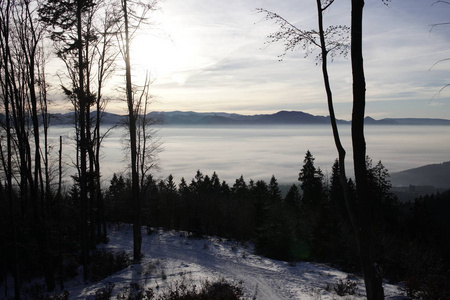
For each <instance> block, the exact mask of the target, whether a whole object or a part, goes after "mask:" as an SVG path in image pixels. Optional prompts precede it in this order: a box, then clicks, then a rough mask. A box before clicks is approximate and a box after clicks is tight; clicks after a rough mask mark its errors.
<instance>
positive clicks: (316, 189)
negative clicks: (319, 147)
mask: <svg viewBox="0 0 450 300" xmlns="http://www.w3.org/2000/svg"><path fill="white" fill-rule="evenodd" d="M314 160H315V158H314V157H313V155H312V154H311V152H310V151H309V150H308V151H306V155H305V159H304V160H303V163H304V165H303V167H302V169H301V171H300V174H299V177H298V180H299V181H300V182H301V185H300V187H301V188H302V191H303V196H302V203H303V205H305V206H306V207H309V206H318V205H320V204H321V202H322V201H323V198H324V186H323V173H322V171H321V170H320V168H317V169H316V167H315V166H314Z"/></svg>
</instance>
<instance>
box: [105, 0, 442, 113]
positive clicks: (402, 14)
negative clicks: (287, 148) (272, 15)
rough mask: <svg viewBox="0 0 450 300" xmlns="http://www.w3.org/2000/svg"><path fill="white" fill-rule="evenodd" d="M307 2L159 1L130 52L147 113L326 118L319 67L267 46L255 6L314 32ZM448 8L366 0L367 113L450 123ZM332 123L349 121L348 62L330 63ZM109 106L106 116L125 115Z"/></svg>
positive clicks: (425, 2)
mask: <svg viewBox="0 0 450 300" xmlns="http://www.w3.org/2000/svg"><path fill="white" fill-rule="evenodd" d="M315 5H316V4H315V1H314V0H282V1H280V0H227V1H217V0H214V1H213V0H163V1H160V2H159V7H160V9H159V10H157V11H155V12H153V13H152V14H151V15H150V16H149V17H150V20H151V22H152V24H151V25H150V26H148V27H146V28H143V29H142V30H143V32H142V33H141V34H140V35H139V36H137V37H136V38H135V40H134V42H133V45H132V49H133V50H132V51H133V52H132V56H133V58H134V63H133V66H134V70H133V74H134V80H135V82H139V80H142V78H143V77H144V73H145V72H146V71H147V70H148V71H149V72H150V73H151V78H152V81H153V83H152V87H151V93H152V95H153V97H154V98H153V99H154V101H153V104H152V108H151V110H154V111H174V110H180V111H197V112H230V113H241V114H264V113H275V112H277V111H280V110H298V111H304V112H307V113H311V114H314V115H328V110H327V105H326V98H325V91H324V87H323V81H322V73H321V68H320V64H319V65H318V64H316V61H315V59H314V57H315V55H314V54H313V55H311V56H309V57H307V58H305V57H304V56H305V53H304V51H303V50H301V49H298V50H297V51H294V52H288V53H287V55H286V56H285V57H284V59H283V60H282V61H279V55H280V54H283V52H284V47H283V45H282V44H281V43H279V44H269V43H268V38H267V35H268V34H270V33H272V32H274V31H276V29H277V25H276V24H274V22H273V21H265V20H264V15H262V14H258V13H256V11H255V9H256V8H264V9H267V10H269V11H272V12H276V13H278V14H279V15H281V16H283V17H284V18H285V19H287V20H288V21H289V22H291V23H292V24H294V25H295V26H297V27H298V28H302V29H316V28H317V14H316V6H315ZM449 16H450V5H447V4H444V3H436V0H392V1H391V2H390V4H389V5H388V6H386V5H384V4H383V2H382V1H381V0H369V1H366V5H365V10H364V24H363V26H364V32H363V51H364V64H365V75H366V83H367V106H366V114H367V115H370V116H371V117H373V118H375V119H381V118H404V117H423V118H444V119H450V87H449V88H448V89H444V90H443V91H441V92H440V90H441V89H442V88H443V87H444V86H445V85H446V84H448V83H450V79H449V76H448V75H449V71H450V61H443V62H440V63H438V64H436V62H439V61H440V60H445V59H447V58H450V26H437V27H432V24H436V23H441V22H446V21H450V17H449ZM324 18H325V24H326V26H328V25H336V24H346V25H349V24H350V1H348V0H347V1H344V0H336V1H335V3H334V4H333V5H332V6H331V7H330V8H329V9H328V11H327V12H326V13H325V15H324ZM329 72H330V80H331V86H332V90H333V95H334V99H335V109H336V114H337V117H338V118H339V119H346V120H349V119H350V118H351V102H352V94H351V87H352V78H351V65H350V57H347V58H343V57H342V58H336V59H335V60H334V62H333V63H331V64H330V65H329ZM124 107H125V106H124V104H123V103H122V104H120V103H115V102H114V101H112V102H111V103H110V104H109V106H108V108H107V110H108V111H110V112H115V113H125V108H124Z"/></svg>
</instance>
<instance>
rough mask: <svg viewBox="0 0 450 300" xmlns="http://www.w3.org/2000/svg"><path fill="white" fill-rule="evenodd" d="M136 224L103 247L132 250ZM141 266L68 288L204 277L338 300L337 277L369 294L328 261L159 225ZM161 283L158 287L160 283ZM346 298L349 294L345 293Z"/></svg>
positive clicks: (271, 295)
mask: <svg viewBox="0 0 450 300" xmlns="http://www.w3.org/2000/svg"><path fill="white" fill-rule="evenodd" d="M132 236H133V233H132V228H131V226H130V225H122V228H121V229H117V228H110V233H109V237H110V242H109V244H107V245H103V247H104V248H107V249H112V250H114V251H121V250H125V251H128V252H132V247H133V243H132ZM142 252H143V254H144V258H143V260H142V262H141V264H140V265H132V266H131V267H129V268H127V269H125V270H123V271H120V272H117V273H116V274H113V275H112V276H110V277H108V278H106V279H104V280H102V281H101V282H98V283H92V284H88V285H85V284H84V283H82V279H81V278H78V279H77V280H74V281H73V282H72V283H71V285H70V287H68V288H67V289H68V291H69V292H70V296H69V299H86V297H88V296H89V295H92V294H93V293H94V292H95V291H96V290H98V289H99V288H101V287H104V286H105V285H106V284H107V283H108V282H109V283H114V284H115V289H114V292H113V298H114V299H115V296H114V295H117V293H118V291H119V290H120V289H121V287H124V286H126V285H129V283H130V282H139V283H140V284H141V286H145V287H152V288H153V289H154V291H159V292H161V291H162V290H164V289H165V288H167V287H168V286H171V285H174V284H175V283H176V282H177V281H178V282H181V281H183V280H184V281H185V282H186V281H188V282H194V283H196V284H201V282H202V281H203V280H205V279H206V278H209V280H219V279H221V278H224V279H225V280H227V281H229V282H239V281H242V286H243V289H244V292H245V296H246V297H248V299H252V297H253V296H254V295H255V293H256V299H261V300H263V299H268V300H277V299H322V300H331V299H338V298H340V297H339V296H337V295H336V292H335V291H334V289H333V286H334V285H335V284H336V282H337V280H339V279H342V280H347V279H348V278H350V279H351V280H352V281H355V282H357V287H356V294H355V295H352V296H350V297H351V298H348V299H354V300H358V299H365V291H364V286H363V280H362V279H361V278H359V277H356V276H354V275H349V274H347V273H344V272H341V271H338V270H336V269H333V268H330V267H328V266H325V265H321V264H316V263H309V262H299V263H297V264H296V265H289V264H288V263H286V262H281V261H276V260H271V259H267V258H264V257H260V256H257V255H254V254H253V251H252V247H251V245H249V244H246V245H242V244H238V243H237V242H234V241H224V240H223V239H220V238H214V237H209V238H203V239H198V238H197V239H195V238H192V237H189V236H188V235H187V233H185V232H176V231H163V230H159V231H157V232H156V233H153V234H152V235H147V234H146V232H143V244H142ZM156 287H158V288H156ZM384 288H385V294H386V296H393V295H399V294H400V293H401V292H400V291H399V290H398V287H396V286H393V285H388V284H385V285H384ZM343 299H347V298H343Z"/></svg>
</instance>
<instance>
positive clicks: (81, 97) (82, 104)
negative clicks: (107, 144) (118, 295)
mask: <svg viewBox="0 0 450 300" xmlns="http://www.w3.org/2000/svg"><path fill="white" fill-rule="evenodd" d="M81 2H82V1H77V12H76V18H77V40H78V44H77V46H78V94H77V96H78V102H79V124H80V140H79V142H80V175H81V176H80V178H79V182H80V198H81V199H80V201H81V262H82V264H83V278H84V280H87V275H88V274H87V273H88V268H89V262H88V261H89V252H88V251H89V250H88V249H89V245H88V228H87V217H88V216H87V214H88V212H87V205H88V203H87V202H88V197H87V172H86V170H87V163H86V162H87V155H86V154H87V140H86V95H85V85H84V69H85V62H84V60H83V44H82V40H83V34H82V26H83V25H82V22H81V18H82V5H83V4H82V3H81Z"/></svg>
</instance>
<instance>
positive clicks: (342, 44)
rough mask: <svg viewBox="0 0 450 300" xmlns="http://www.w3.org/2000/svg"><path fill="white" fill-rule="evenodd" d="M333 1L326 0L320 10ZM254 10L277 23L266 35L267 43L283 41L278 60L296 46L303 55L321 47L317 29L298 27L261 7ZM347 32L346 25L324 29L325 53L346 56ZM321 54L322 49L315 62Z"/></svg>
mask: <svg viewBox="0 0 450 300" xmlns="http://www.w3.org/2000/svg"><path fill="white" fill-rule="evenodd" d="M333 2H334V0H326V1H325V2H324V3H325V6H324V8H322V11H324V10H325V9H326V8H328V7H329V6H330V5H331V4H332V3H333ZM256 12H257V13H263V14H265V17H264V20H266V21H269V20H272V21H274V22H275V24H277V25H278V30H277V31H275V32H274V33H271V34H269V35H268V36H267V37H268V38H269V41H268V42H267V43H269V44H271V43H276V42H280V41H282V42H284V53H283V54H281V55H279V58H280V60H283V58H284V56H285V55H286V54H287V52H288V51H295V50H297V49H298V48H301V49H302V50H304V51H305V57H308V56H309V55H311V54H312V53H313V52H314V50H316V49H322V46H321V44H320V35H319V32H318V31H317V30H315V29H312V30H302V29H299V28H298V27H296V26H295V25H294V24H292V23H290V22H289V21H287V20H286V19H285V18H283V17H281V16H280V15H278V14H277V13H273V12H271V11H268V10H266V9H263V8H258V9H256ZM349 34H350V27H348V26H346V25H332V26H329V27H328V28H327V29H326V30H325V32H324V35H325V38H326V42H327V44H326V47H325V48H326V49H324V50H325V51H326V52H327V54H328V53H329V54H330V57H331V58H332V59H333V58H334V57H336V56H344V57H346V56H347V55H348V51H349V47H350V45H349ZM321 56H322V51H320V53H319V54H318V55H317V56H316V57H315V59H316V61H317V63H319V62H320V61H321Z"/></svg>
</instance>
